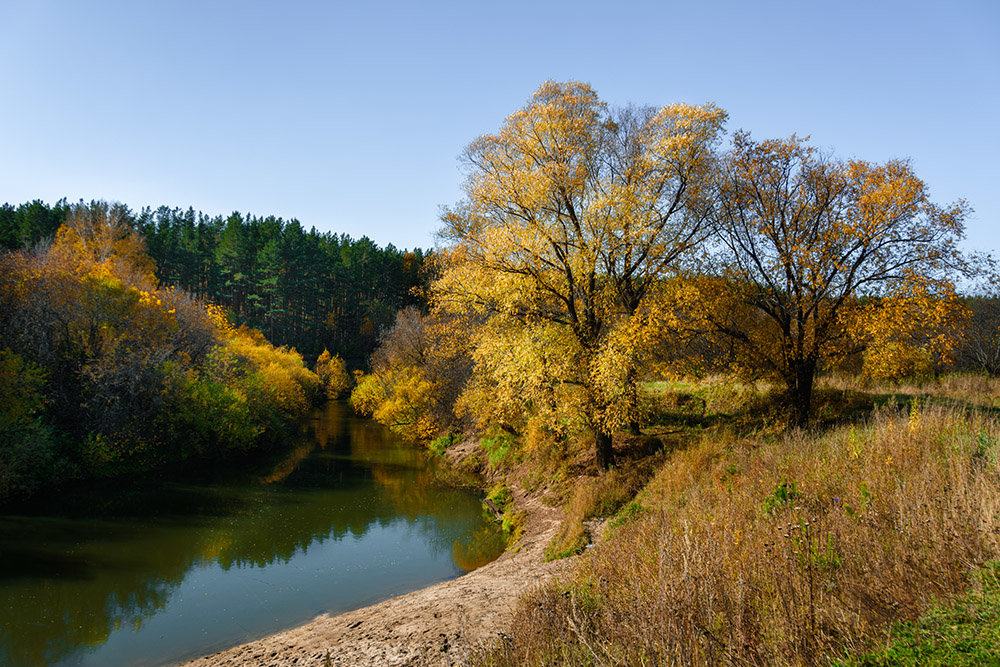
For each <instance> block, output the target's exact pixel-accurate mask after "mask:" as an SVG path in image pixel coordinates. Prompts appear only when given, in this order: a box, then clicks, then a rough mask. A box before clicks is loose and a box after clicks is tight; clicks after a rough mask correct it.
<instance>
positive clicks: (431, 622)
mask: <svg viewBox="0 0 1000 667" xmlns="http://www.w3.org/2000/svg"><path fill="white" fill-rule="evenodd" d="M514 497H515V506H516V507H518V508H519V509H523V510H524V511H525V513H526V516H525V523H524V533H523V535H522V537H521V539H520V540H519V542H518V543H517V544H516V545H513V547H512V548H510V549H508V550H507V552H505V553H504V554H503V555H502V556H501V557H500V558H498V559H497V560H495V561H493V562H492V563H489V564H488V565H484V566H483V567H481V568H479V569H477V570H474V571H472V572H469V573H468V574H465V575H463V576H461V577H459V578H457V579H452V580H450V581H445V582H442V583H440V584H436V585H434V586H430V587H428V588H424V589H421V590H418V591H414V592H413V593H408V594H406V595H402V596H400V597H396V598H392V599H390V600H385V601H384V602H380V603H378V604H375V605H372V606H370V607H365V608H363V609H357V610H355V611H351V612H347V613H345V614H340V615H338V616H329V615H326V614H324V615H321V616H317V617H316V618H315V619H313V620H312V621H310V622H309V623H306V624H305V625H302V626H299V627H297V628H293V629H291V630H286V631H285V632H280V633H278V634H275V635H271V636H269V637H265V638H263V639H259V640H257V641H254V642H250V643H248V644H243V645H242V646H236V647H234V648H231V649H229V650H226V651H222V652H220V653H216V654H213V655H209V656H206V657H204V658H199V659H198V660H194V661H191V662H189V663H186V667H195V666H198V667H205V666H208V665H225V666H228V667H249V666H251V665H252V666H253V667H258V666H260V667H264V666H272V665H273V666H276V667H278V666H281V667H284V666H286V665H288V666H290V665H294V666H295V667H304V666H312V665H315V666H317V667H322V666H324V665H345V666H346V665H352V666H353V665H373V666H374V665H414V666H416V665H419V666H430V665H435V666H436V665H460V664H463V663H464V662H465V660H466V659H467V657H468V656H469V652H470V650H471V649H473V648H475V647H476V646H477V645H480V644H483V643H486V642H490V641H491V640H495V639H497V637H498V635H499V634H500V633H501V632H502V631H503V630H504V629H506V628H507V627H508V626H509V623H510V620H511V618H512V616H513V613H514V610H515V608H516V606H517V603H518V601H519V599H520V598H521V596H522V595H523V594H524V593H526V592H528V591H529V590H531V589H532V588H535V587H537V586H539V585H541V584H544V583H545V582H547V581H549V580H551V579H552V578H553V577H555V576H556V575H558V574H560V573H562V572H565V570H566V569H567V567H568V566H569V565H570V563H571V562H572V561H573V560H575V559H565V560H561V561H554V562H549V563H546V562H545V559H544V555H543V552H544V550H545V546H546V545H547V544H548V543H549V542H550V541H551V540H552V538H553V536H554V534H555V532H556V530H557V529H558V527H559V522H560V520H561V518H562V511H561V510H559V509H556V508H553V507H550V506H548V505H546V504H545V503H543V502H542V501H541V500H540V499H539V498H538V497H529V496H526V495H525V494H524V492H523V491H521V490H519V489H516V488H515V489H514Z"/></svg>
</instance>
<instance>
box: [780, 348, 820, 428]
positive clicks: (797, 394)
mask: <svg viewBox="0 0 1000 667" xmlns="http://www.w3.org/2000/svg"><path fill="white" fill-rule="evenodd" d="M815 378H816V361H815V360H812V359H808V360H806V361H803V362H800V363H798V364H796V365H795V366H794V367H793V368H792V372H791V373H790V375H789V377H788V379H787V384H788V398H789V402H790V403H791V409H792V423H793V424H794V425H795V426H806V425H807V424H808V423H809V417H810V415H811V414H812V391H813V380H814V379H815Z"/></svg>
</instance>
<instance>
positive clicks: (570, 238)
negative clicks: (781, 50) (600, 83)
mask: <svg viewBox="0 0 1000 667" xmlns="http://www.w3.org/2000/svg"><path fill="white" fill-rule="evenodd" d="M725 119H726V114H725V112H723V111H722V110H721V109H718V108H717V107H715V106H713V105H711V104H707V105H704V106H689V105H683V104H675V105H670V106H665V107H663V108H660V109H655V108H647V107H643V108H636V107H626V108H621V109H612V108H609V107H608V105H606V104H605V103H604V102H602V101H601V100H600V99H599V98H598V96H597V94H596V93H595V92H594V91H593V90H592V89H591V88H590V86H588V85H586V84H583V83H578V82H568V83H555V82H547V83H545V84H543V85H542V86H541V87H540V88H539V89H538V91H536V92H535V94H534V95H533V96H532V97H531V99H530V100H529V101H528V103H527V105H526V106H524V107H523V108H522V109H519V110H518V111H515V112H514V113H513V114H511V115H510V116H509V117H508V118H507V119H506V120H505V121H504V123H503V125H502V127H501V128H500V130H499V132H497V133H496V134H488V135H484V136H482V137H480V138H479V139H477V140H476V141H474V142H473V143H472V144H471V145H470V146H469V147H468V149H467V150H466V153H465V164H466V165H467V167H468V169H467V171H468V179H467V181H466V183H465V188H464V189H465V198H464V200H463V201H462V202H460V203H459V204H457V205H456V206H454V207H453V208H451V209H448V210H446V211H445V214H444V216H443V221H444V228H443V231H442V237H443V239H444V240H445V241H446V242H447V243H448V244H449V248H448V249H447V251H446V257H445V269H444V272H443V274H442V276H441V278H440V279H439V280H438V281H437V282H436V283H435V284H434V286H433V298H434V301H435V303H436V305H437V307H438V308H442V309H444V310H452V311H455V312H461V313H470V312H471V313H475V314H476V316H478V317H479V318H481V319H485V321H486V324H485V325H484V326H482V327H481V328H479V329H478V330H477V331H476V332H474V336H475V341H474V342H475V349H474V352H473V357H474V359H475V361H476V369H477V370H476V372H477V376H478V377H477V379H474V380H473V382H472V383H471V384H470V390H472V391H475V388H476V387H478V388H479V391H478V398H477V399H476V400H471V401H466V402H467V403H470V402H471V403H472V404H473V405H475V406H476V409H480V410H485V409H487V408H488V407H492V409H493V410H492V411H493V412H494V413H497V414H503V413H524V412H528V413H530V414H532V415H535V416H540V415H541V416H544V418H545V419H546V421H547V423H548V426H549V427H550V428H551V429H553V430H555V431H565V430H567V429H575V428H577V427H583V428H586V429H589V430H590V431H591V432H592V433H593V434H594V439H595V458H596V462H597V465H598V466H599V467H600V468H602V469H606V468H608V467H609V466H610V465H611V464H612V463H613V462H614V450H613V447H612V441H611V433H612V432H613V430H615V429H616V428H619V427H621V426H624V425H628V423H629V422H631V421H633V420H634V418H635V405H636V381H637V368H636V364H635V363H634V354H632V352H634V351H635V350H631V351H629V350H628V349H626V348H628V347H630V346H628V345H626V346H625V347H623V344H625V343H627V342H628V338H629V337H628V336H623V335H620V333H617V332H619V330H620V328H621V327H627V328H629V329H628V330H629V331H630V332H631V333H633V334H634V333H635V331H634V330H635V329H636V328H637V326H639V324H641V322H649V321H651V320H650V318H649V317H648V316H646V315H644V314H643V313H645V312H646V311H647V310H648V308H646V306H645V305H644V304H646V302H647V301H648V300H649V295H650V293H651V291H653V289H654V287H655V286H656V285H657V284H658V283H659V282H660V281H662V280H663V279H664V278H665V277H669V276H670V275H672V274H673V273H675V272H676V271H678V270H679V269H680V268H681V267H682V265H683V263H684V261H685V260H686V259H687V258H688V257H690V256H691V255H692V254H693V253H694V252H695V251H696V250H697V249H698V248H699V247H700V246H701V244H702V242H703V241H704V240H705V238H706V236H707V232H708V225H707V220H708V211H709V208H710V207H709V201H710V192H709V188H708V187H707V186H708V184H710V178H709V177H708V176H709V174H710V173H711V171H712V169H713V168H714V162H715V152H714V148H715V145H716V143H717V141H718V137H719V135H720V134H721V132H722V127H723V124H724V122H725ZM637 317H638V318H639V320H636V318H637ZM654 319H655V318H654ZM640 328H641V327H640ZM631 347H634V346H631ZM606 355H613V356H615V358H616V364H613V365H609V364H607V363H604V362H603V361H602V360H603V359H604V358H605V357H606ZM611 366H614V367H615V368H618V369H624V372H613V373H608V369H609V368H611ZM485 403H489V404H491V405H490V406H487V405H485Z"/></svg>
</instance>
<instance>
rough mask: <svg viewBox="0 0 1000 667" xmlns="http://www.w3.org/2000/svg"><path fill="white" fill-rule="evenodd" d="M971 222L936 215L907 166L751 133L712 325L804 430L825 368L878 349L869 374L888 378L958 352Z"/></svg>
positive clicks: (734, 189) (725, 172) (726, 183)
mask: <svg viewBox="0 0 1000 667" xmlns="http://www.w3.org/2000/svg"><path fill="white" fill-rule="evenodd" d="M967 210H968V209H967V206H966V205H965V203H964V202H958V203H956V204H953V205H951V206H947V207H941V206H938V205H935V204H934V203H932V202H931V201H930V199H929V197H928V194H927V187H926V185H925V184H924V182H923V181H922V180H920V179H919V178H917V176H916V175H915V174H914V173H913V170H912V169H911V167H910V165H909V164H908V163H907V162H905V161H900V160H894V161H890V162H886V163H884V164H873V163H870V162H864V161H861V160H848V161H841V160H836V159H833V158H831V157H829V156H824V155H821V154H819V153H818V152H817V151H816V149H815V148H813V147H811V146H809V145H808V144H807V143H806V142H805V141H804V140H802V139H800V138H798V137H795V136H792V137H791V138H788V139H771V140H765V141H754V140H753V139H751V137H750V135H749V134H748V133H745V132H740V133H737V134H736V135H735V137H734V141H733V148H732V150H731V151H730V153H729V155H728V156H727V158H726V160H725V161H724V162H723V163H722V168H721V169H720V171H719V176H718V199H717V206H716V217H715V222H716V224H717V228H718V237H717V248H718V255H717V258H716V260H717V266H718V267H719V276H718V279H717V280H707V281H705V282H704V283H703V286H702V288H703V294H702V297H703V301H704V304H705V317H706V319H707V320H708V321H709V322H710V324H711V327H712V328H713V329H714V330H715V332H716V333H718V334H721V335H722V336H723V337H724V338H726V339H728V340H729V342H730V343H731V344H732V346H733V349H734V351H735V358H734V363H735V365H736V366H737V370H738V371H741V372H742V373H744V374H745V375H749V376H751V377H760V376H764V377H770V378H773V379H776V380H778V381H779V382H781V383H783V384H784V386H785V388H786V390H787V395H788V398H789V407H790V409H791V416H792V420H793V422H795V423H797V424H804V423H805V422H806V421H807V420H808V418H809V414H810V409H811V401H812V390H813V381H814V378H815V376H816V372H817V370H818V369H819V368H820V367H821V366H822V365H823V364H827V363H830V362H833V361H836V360H837V359H839V358H840V357H842V356H843V355H845V354H847V353H849V352H852V351H861V350H864V349H865V348H867V349H868V353H867V359H866V364H867V367H868V372H869V374H872V375H876V376H886V375H892V374H895V373H897V372H898V371H899V370H901V369H903V368H905V367H910V368H913V367H914V364H918V365H919V364H923V365H924V366H926V364H928V363H931V362H932V361H933V359H937V358H940V356H941V355H942V354H945V353H947V352H948V351H949V350H950V349H951V347H952V343H951V342H949V336H950V335H951V334H953V333H954V332H955V326H954V323H955V321H956V318H958V317H961V316H962V309H961V308H960V307H958V306H959V304H958V302H957V301H956V300H955V298H954V284H953V277H954V276H955V275H956V272H959V273H960V272H962V271H964V270H966V269H967V262H966V260H965V259H964V258H963V256H962V255H961V254H960V253H959V250H958V247H957V243H958V241H959V240H960V239H961V238H962V235H963V233H964V227H963V221H964V218H965V216H966V214H967ZM918 329H919V330H920V334H919V335H917V334H916V333H906V332H915V331H916V330H918ZM917 348H920V350H922V351H918V349H917Z"/></svg>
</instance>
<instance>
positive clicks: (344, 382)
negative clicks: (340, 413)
mask: <svg viewBox="0 0 1000 667" xmlns="http://www.w3.org/2000/svg"><path fill="white" fill-rule="evenodd" d="M316 375H317V376H318V377H319V381H320V385H321V386H322V387H323V389H324V393H325V394H326V397H327V398H339V397H340V396H342V395H343V393H344V392H345V391H347V389H348V388H349V387H350V386H351V376H350V374H348V372H347V366H345V365H344V360H343V359H341V358H340V355H334V356H330V351H329V350H323V353H322V354H321V355H319V358H318V359H317V360H316Z"/></svg>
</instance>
